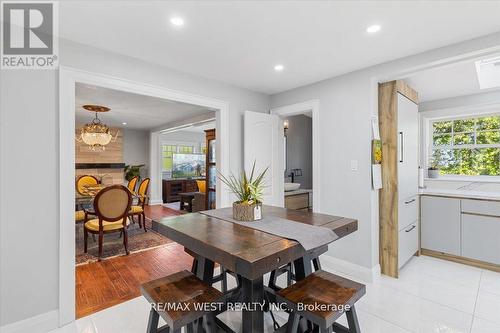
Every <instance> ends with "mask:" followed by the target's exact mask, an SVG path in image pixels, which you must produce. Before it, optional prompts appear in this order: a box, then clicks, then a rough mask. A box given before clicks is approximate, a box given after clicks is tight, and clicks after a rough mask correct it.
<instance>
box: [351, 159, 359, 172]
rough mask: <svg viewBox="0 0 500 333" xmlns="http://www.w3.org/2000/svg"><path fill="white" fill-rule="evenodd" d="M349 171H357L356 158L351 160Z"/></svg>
mask: <svg viewBox="0 0 500 333" xmlns="http://www.w3.org/2000/svg"><path fill="white" fill-rule="evenodd" d="M351 171H358V160H351Z"/></svg>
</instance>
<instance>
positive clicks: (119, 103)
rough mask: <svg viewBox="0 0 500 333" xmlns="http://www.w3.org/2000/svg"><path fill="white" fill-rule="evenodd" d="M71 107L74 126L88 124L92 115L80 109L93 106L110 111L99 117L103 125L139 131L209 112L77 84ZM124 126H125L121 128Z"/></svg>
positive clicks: (142, 96) (165, 101)
mask: <svg viewBox="0 0 500 333" xmlns="http://www.w3.org/2000/svg"><path fill="white" fill-rule="evenodd" d="M75 104H76V106H75V108H76V110H75V117H76V122H77V123H88V122H90V121H91V120H92V118H93V117H94V114H93V113H90V112H89V111H86V110H84V109H83V108H82V106H83V105H85V104H97V105H103V106H107V107H109V108H111V111H109V112H106V113H101V114H99V118H100V119H101V120H102V121H103V122H104V123H105V124H106V125H108V126H110V127H124V128H132V129H140V130H150V129H152V128H155V127H158V126H161V125H163V124H167V123H170V122H175V121H178V120H183V119H186V118H190V117H193V116H197V115H200V114H206V113H210V112H213V111H211V110H208V109H206V108H204V107H201V106H197V105H192V104H187V103H180V102H174V101H169V100H166V99H161V98H156V97H149V96H144V95H138V94H132V93H128V92H123V91H118V90H113V89H108V88H102V87H96V86H91V85H87V84H81V83H77V84H76V99H75ZM124 122H125V123H126V125H123V123H124Z"/></svg>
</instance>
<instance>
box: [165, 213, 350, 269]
mask: <svg viewBox="0 0 500 333" xmlns="http://www.w3.org/2000/svg"><path fill="white" fill-rule="evenodd" d="M262 214H263V215H266V214H269V215H274V216H278V217H281V218H284V219H288V220H292V221H296V222H299V223H307V224H311V225H315V226H322V227H326V228H329V229H331V230H332V231H333V232H335V233H336V234H337V235H338V237H339V238H342V237H344V236H346V235H348V234H350V233H352V232H354V231H356V230H357V228H358V221H357V220H354V219H350V218H344V217H340V216H331V215H325V214H318V213H309V212H302V211H295V210H289V209H285V208H280V207H272V206H264V207H263V212H262ZM157 223H158V224H157V228H158V232H160V233H161V234H163V235H165V236H166V237H168V238H170V239H172V240H174V241H176V242H177V243H179V244H181V245H184V246H185V247H186V248H188V249H189V250H191V251H193V252H195V253H197V254H200V255H202V256H203V257H205V258H208V259H210V260H212V261H214V262H217V263H219V264H221V265H223V266H224V267H226V268H227V269H229V270H231V271H233V272H236V273H238V274H240V275H243V276H244V277H246V278H248V279H256V278H258V277H261V276H262V275H263V274H265V273H267V272H270V271H272V270H273V269H275V268H277V267H279V266H282V265H284V264H286V263H289V262H291V261H293V260H295V259H298V258H300V257H302V256H304V254H305V251H304V249H303V248H302V246H301V245H300V244H299V243H298V242H296V241H293V240H289V239H285V238H282V237H279V236H275V235H272V234H269V233H266V232H263V231H259V230H255V229H252V228H250V227H245V226H242V225H240V224H235V223H232V222H228V221H224V220H220V219H217V218H213V217H209V216H206V215H203V214H200V213H194V214H187V215H181V216H177V217H173V218H165V219H162V220H160V221H158V222H157ZM325 251H326V250H325Z"/></svg>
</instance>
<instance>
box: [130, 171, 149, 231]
mask: <svg viewBox="0 0 500 333" xmlns="http://www.w3.org/2000/svg"><path fill="white" fill-rule="evenodd" d="M149 182H150V179H149V178H144V180H143V181H142V182H141V184H140V185H139V188H138V189H137V197H138V202H137V205H134V206H132V207H131V208H130V212H129V214H130V217H131V218H132V221H134V216H136V215H137V217H138V219H139V227H143V228H144V232H146V231H147V230H146V215H145V214H144V206H145V205H146V203H147V201H148V187H149ZM141 220H142V222H141Z"/></svg>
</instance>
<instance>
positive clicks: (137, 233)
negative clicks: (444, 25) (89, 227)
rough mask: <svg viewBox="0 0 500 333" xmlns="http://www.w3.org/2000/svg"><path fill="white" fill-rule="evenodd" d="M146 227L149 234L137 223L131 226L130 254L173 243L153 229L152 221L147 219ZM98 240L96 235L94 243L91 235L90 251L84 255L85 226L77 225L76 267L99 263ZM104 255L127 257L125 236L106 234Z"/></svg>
mask: <svg viewBox="0 0 500 333" xmlns="http://www.w3.org/2000/svg"><path fill="white" fill-rule="evenodd" d="M136 221H137V220H136ZM146 227H147V229H148V232H144V229H142V228H139V224H138V223H137V222H136V223H135V224H134V223H131V224H130V226H129V228H128V250H129V251H130V253H133V252H140V251H144V250H148V249H152V248H155V247H158V246H162V245H165V244H168V243H171V242H172V241H171V240H170V239H168V238H167V237H165V236H163V235H161V234H159V233H157V232H155V231H153V230H152V229H151V227H152V222H151V220H149V219H146ZM97 240H98V235H95V241H94V240H93V238H92V235H91V234H89V238H88V243H87V244H88V251H87V253H84V252H83V243H84V242H83V224H82V223H77V224H76V265H81V264H87V263H91V262H95V261H97V255H98V250H99V244H98V241H97ZM102 253H103V255H102V259H106V258H111V257H116V256H121V255H125V248H124V247H123V236H122V237H120V233H119V232H117V233H112V234H105V235H104V243H103V248H102Z"/></svg>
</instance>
